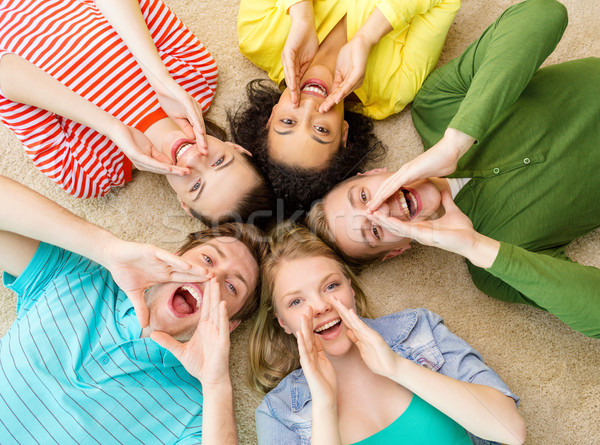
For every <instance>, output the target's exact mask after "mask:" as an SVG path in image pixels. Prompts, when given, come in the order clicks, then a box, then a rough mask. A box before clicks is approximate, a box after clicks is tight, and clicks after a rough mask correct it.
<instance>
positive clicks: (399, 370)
mask: <svg viewBox="0 0 600 445" xmlns="http://www.w3.org/2000/svg"><path fill="white" fill-rule="evenodd" d="M394 355H395V357H396V358H395V364H394V366H393V368H392V369H391V370H390V375H386V376H385V377H387V378H388V379H390V380H393V381H394V382H396V383H398V384H400V385H402V383H401V382H402V376H403V375H405V372H404V367H405V365H406V363H407V359H405V358H403V357H401V356H399V355H396V354H394Z"/></svg>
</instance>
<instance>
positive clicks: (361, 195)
mask: <svg viewBox="0 0 600 445" xmlns="http://www.w3.org/2000/svg"><path fill="white" fill-rule="evenodd" d="M360 200H361V201H362V202H364V203H365V204H366V203H367V201H369V198H368V197H367V194H366V193H365V191H364V190H361V191H360Z"/></svg>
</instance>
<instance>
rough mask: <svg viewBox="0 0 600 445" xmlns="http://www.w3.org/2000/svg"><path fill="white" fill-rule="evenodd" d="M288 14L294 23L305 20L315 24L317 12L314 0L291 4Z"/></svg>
mask: <svg viewBox="0 0 600 445" xmlns="http://www.w3.org/2000/svg"><path fill="white" fill-rule="evenodd" d="M288 14H289V16H290V19H291V20H292V22H293V23H297V22H305V23H307V24H311V25H312V26H315V12H314V8H313V4H312V0H303V1H300V2H298V3H295V4H293V5H291V6H290V7H289V9H288Z"/></svg>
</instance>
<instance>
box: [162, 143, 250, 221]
mask: <svg viewBox="0 0 600 445" xmlns="http://www.w3.org/2000/svg"><path fill="white" fill-rule="evenodd" d="M207 142H208V155H207V156H204V155H202V154H200V152H199V151H198V149H197V147H196V144H195V143H194V142H193V141H190V140H188V139H185V138H181V139H178V140H176V141H175V142H173V144H172V150H171V153H172V159H173V160H174V163H175V164H176V165H178V166H180V167H187V168H189V169H190V174H189V175H186V176H175V175H168V176H167V180H168V181H169V184H170V185H171V187H173V190H175V192H176V193H177V197H178V198H179V202H180V203H181V206H182V207H183V209H184V210H186V211H187V212H188V213H190V210H194V211H195V212H196V213H198V214H202V215H205V216H206V217H207V218H208V219H216V218H217V217H218V216H219V215H224V214H227V213H229V212H231V211H234V210H235V209H236V208H237V205H238V203H239V202H240V200H241V199H242V198H244V197H245V196H246V195H247V194H248V193H249V192H250V191H251V190H252V189H253V188H254V187H256V186H257V185H258V184H259V182H260V181H261V179H260V178H259V176H258V175H257V174H256V173H255V171H254V169H253V168H252V167H250V161H249V160H248V158H247V157H246V156H244V155H243V154H242V153H247V152H246V151H245V150H244V149H243V148H242V147H240V146H239V145H236V144H232V143H231V142H223V141H221V140H219V139H217V138H214V137H212V136H207Z"/></svg>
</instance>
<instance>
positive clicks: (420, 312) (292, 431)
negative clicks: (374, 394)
mask: <svg viewBox="0 0 600 445" xmlns="http://www.w3.org/2000/svg"><path fill="white" fill-rule="evenodd" d="M363 321H364V322H365V323H366V324H367V325H368V326H369V327H371V328H372V329H374V330H375V331H377V332H379V334H380V335H381V336H382V337H383V339H384V340H385V341H386V343H387V344H388V345H389V346H390V348H392V350H393V351H394V352H395V353H396V354H398V355H401V356H402V357H404V358H406V359H408V360H411V361H413V362H415V363H418V364H420V365H422V366H425V367H427V368H429V369H432V370H434V371H437V372H439V373H440V374H444V375H447V376H449V377H452V378H454V379H457V380H462V381H464V382H469V383H477V384H480V385H487V386H491V387H492V388H496V389H497V390H498V391H500V392H501V393H502V394H505V395H507V396H508V397H511V398H513V399H514V400H515V402H516V403H518V402H519V398H518V397H517V396H515V395H514V394H513V393H512V392H511V391H510V389H508V387H507V386H506V384H505V383H504V382H503V381H502V379H501V378H500V377H499V376H498V374H496V373H495V372H494V371H492V370H491V369H490V368H489V367H488V366H486V365H485V363H483V359H482V358H481V356H480V355H479V353H478V352H477V351H475V350H474V349H473V348H472V347H471V346H470V345H469V344H468V343H467V342H465V341H464V340H463V339H461V338H460V337H458V336H456V335H454V334H453V333H452V332H450V331H449V330H448V328H447V327H446V326H445V325H444V323H443V320H442V318H441V317H440V316H439V315H437V314H434V313H433V312H430V311H428V310H427V309H408V310H405V311H402V312H397V313H395V314H390V315H386V316H384V317H379V318H376V319H374V320H371V319H363ZM311 427H312V404H311V395H310V390H309V388H308V383H307V382H306V378H305V377H304V373H303V372H302V369H297V370H295V371H293V372H292V373H290V374H289V375H288V376H287V377H285V378H284V379H283V380H282V381H281V382H280V383H279V385H277V387H275V388H274V389H273V390H271V391H270V392H269V393H268V394H267V395H266V396H265V397H264V399H263V401H262V402H261V404H260V405H259V406H258V408H257V410H256V433H257V435H258V443H259V444H261V445H262V444H276V445H279V444H286V445H309V444H310V436H311ZM471 439H472V440H473V442H474V443H477V444H491V443H493V442H489V441H485V440H482V439H480V438H477V437H475V436H472V435H471Z"/></svg>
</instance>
